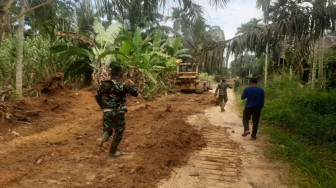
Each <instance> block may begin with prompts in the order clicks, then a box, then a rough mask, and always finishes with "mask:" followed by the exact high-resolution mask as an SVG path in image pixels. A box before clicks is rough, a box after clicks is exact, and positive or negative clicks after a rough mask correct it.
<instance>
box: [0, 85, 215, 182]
mask: <svg viewBox="0 0 336 188" xmlns="http://www.w3.org/2000/svg"><path fill="white" fill-rule="evenodd" d="M212 98H213V95H212V94H210V93H205V94H203V95H197V94H171V95H165V96H161V97H159V98H158V99H157V100H156V101H153V102H141V101H139V100H135V99H132V100H129V102H128V106H129V112H128V113H127V115H126V130H125V133H124V138H123V140H122V142H121V144H120V147H119V148H120V150H121V152H122V153H123V156H122V157H120V158H117V159H111V158H108V157H107V152H108V149H109V146H110V142H108V143H106V144H105V145H104V146H103V151H102V152H100V151H99V148H98V147H97V146H96V145H95V140H96V138H97V137H99V136H100V134H101V131H102V112H101V110H100V109H99V107H98V105H97V104H96V102H95V99H94V94H93V92H90V91H74V90H67V89H63V90H59V91H58V92H56V93H55V92H54V93H51V94H50V95H46V96H44V97H43V98H24V99H21V100H20V101H21V102H20V101H16V102H15V103H13V104H12V106H13V108H12V109H19V110H21V111H23V112H27V111H40V112H39V115H37V116H36V117H29V119H28V120H27V121H26V122H29V124H26V123H24V124H23V123H22V122H19V121H12V122H10V123H7V124H6V125H4V126H1V128H0V136H1V137H3V139H2V140H0V143H1V144H0V158H1V159H2V160H1V162H0V169H2V174H3V175H2V176H1V177H0V187H30V186H52V187H69V186H70V187H78V186H81V187H83V186H92V187H153V186H155V185H156V183H157V182H158V180H159V179H162V178H165V177H167V176H169V175H170V173H171V170H172V167H175V166H179V165H181V164H184V163H185V162H186V161H187V159H188V157H189V155H190V153H192V152H193V151H195V150H199V149H200V148H202V147H204V146H205V145H206V140H205V138H204V137H203V136H201V132H200V130H197V129H194V128H193V127H192V126H191V125H190V124H189V123H187V122H186V119H187V117H188V116H189V115H192V114H195V113H200V112H202V111H203V109H205V108H207V107H209V106H212V105H213V104H211V99H212ZM22 101H23V102H22ZM9 129H10V131H11V132H12V131H15V132H16V133H18V134H19V136H17V135H16V136H13V134H12V133H11V132H9V131H8V130H9ZM13 156H15V157H13Z"/></svg>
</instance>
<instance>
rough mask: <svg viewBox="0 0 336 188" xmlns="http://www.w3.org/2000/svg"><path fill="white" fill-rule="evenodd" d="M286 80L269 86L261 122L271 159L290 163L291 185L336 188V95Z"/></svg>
mask: <svg viewBox="0 0 336 188" xmlns="http://www.w3.org/2000/svg"><path fill="white" fill-rule="evenodd" d="M298 83H300V81H299V80H298V79H297V80H295V79H294V80H289V79H287V78H286V77H282V78H275V79H274V80H270V81H269V82H268V85H267V88H266V89H265V95H266V98H265V107H264V109H263V111H262V115H261V119H262V120H263V123H264V124H265V125H268V126H267V127H264V128H263V130H264V131H265V132H266V133H268V134H269V135H270V142H271V143H273V145H271V146H270V148H269V150H268V151H267V152H268V154H269V156H271V158H275V159H278V160H281V161H284V162H287V163H289V164H290V165H291V166H292V168H293V169H294V171H292V172H291V173H293V174H294V176H292V175H289V176H290V177H291V181H290V183H289V184H294V185H295V186H298V187H336V178H335V177H336V165H335V161H336V130H335V125H336V92H335V91H333V92H322V91H315V90H311V89H308V88H300V87H298Z"/></svg>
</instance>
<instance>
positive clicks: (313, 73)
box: [311, 44, 317, 89]
mask: <svg viewBox="0 0 336 188" xmlns="http://www.w3.org/2000/svg"><path fill="white" fill-rule="evenodd" d="M316 56H317V55H316V54H315V44H314V49H313V70H312V71H311V72H312V83H311V84H312V85H311V88H312V89H315V77H316V59H317V57H316Z"/></svg>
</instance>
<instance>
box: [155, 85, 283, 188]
mask: <svg viewBox="0 0 336 188" xmlns="http://www.w3.org/2000/svg"><path fill="white" fill-rule="evenodd" d="M228 98H229V101H228V104H227V106H226V108H225V109H226V111H225V112H220V109H219V107H212V108H208V109H206V110H205V113H203V114H197V115H194V116H191V117H190V118H189V120H188V122H190V123H191V124H192V125H194V126H195V127H197V128H198V129H199V130H202V132H203V135H204V136H205V138H206V139H207V146H206V147H204V148H202V150H201V151H197V152H195V153H194V154H193V155H192V156H191V157H190V160H189V161H188V164H187V165H186V166H183V167H182V168H177V169H175V170H174V172H173V175H172V176H171V177H170V178H169V179H168V180H163V181H161V184H160V186H159V187H160V188H170V187H180V188H189V187H190V188H192V187H200V188H201V187H204V188H205V187H206V188H207V187H232V188H237V187H240V188H270V187H272V188H279V187H285V186H283V185H281V184H280V183H279V181H278V177H277V175H278V172H277V171H276V170H275V167H274V166H273V165H272V164H270V163H269V162H267V160H266V158H265V157H264V155H263V147H265V143H266V140H267V138H266V137H265V136H264V135H260V134H259V135H258V139H257V140H251V139H250V137H242V136H241V134H242V133H243V127H242V120H241V118H240V117H239V116H238V115H239V114H240V112H239V109H238V108H237V105H236V102H235V101H236V100H235V95H234V93H233V92H232V90H228Z"/></svg>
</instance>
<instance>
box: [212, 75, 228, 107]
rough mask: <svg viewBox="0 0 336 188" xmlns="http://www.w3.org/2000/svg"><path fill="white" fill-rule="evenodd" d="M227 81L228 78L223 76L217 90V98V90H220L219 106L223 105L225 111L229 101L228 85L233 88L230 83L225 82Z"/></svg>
mask: <svg viewBox="0 0 336 188" xmlns="http://www.w3.org/2000/svg"><path fill="white" fill-rule="evenodd" d="M225 81H226V79H225V78H222V80H221V82H220V83H219V84H218V86H217V88H216V91H215V98H216V96H217V92H218V91H219V106H220V107H221V111H222V112H224V111H225V109H224V107H225V105H226V102H227V101H228V98H227V92H226V89H227V88H228V87H229V88H232V86H231V85H230V84H227V83H225Z"/></svg>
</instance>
